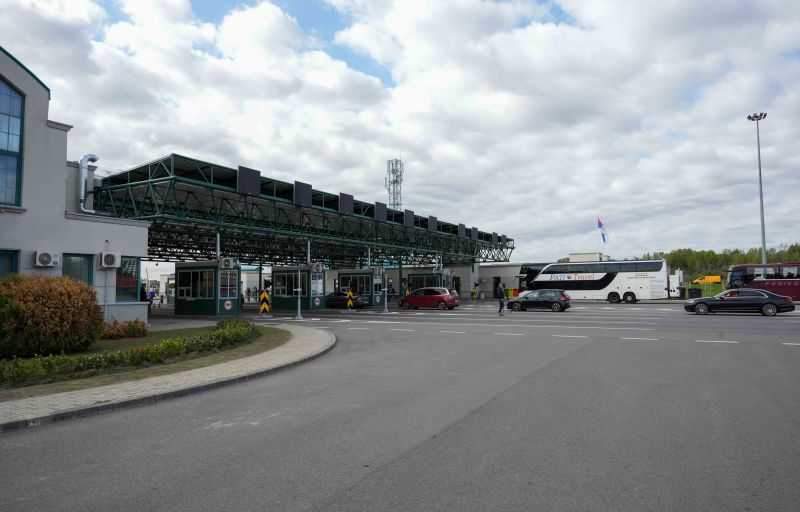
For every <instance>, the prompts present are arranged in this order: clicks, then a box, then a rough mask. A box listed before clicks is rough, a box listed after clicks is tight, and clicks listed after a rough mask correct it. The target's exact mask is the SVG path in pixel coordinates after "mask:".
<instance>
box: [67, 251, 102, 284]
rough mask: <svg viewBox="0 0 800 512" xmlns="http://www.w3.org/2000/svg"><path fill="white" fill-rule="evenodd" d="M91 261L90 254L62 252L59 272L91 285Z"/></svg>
mask: <svg viewBox="0 0 800 512" xmlns="http://www.w3.org/2000/svg"><path fill="white" fill-rule="evenodd" d="M93 261H94V257H93V256H92V255H91V254H64V260H63V262H62V264H61V274H62V275H65V276H68V277H71V278H72V279H74V280H76V281H81V282H82V283H86V284H88V285H89V286H91V285H92V262H93Z"/></svg>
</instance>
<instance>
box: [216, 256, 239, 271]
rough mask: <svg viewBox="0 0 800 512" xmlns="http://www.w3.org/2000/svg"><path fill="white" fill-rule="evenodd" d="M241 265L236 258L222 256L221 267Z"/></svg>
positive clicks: (230, 267) (229, 267)
mask: <svg viewBox="0 0 800 512" xmlns="http://www.w3.org/2000/svg"><path fill="white" fill-rule="evenodd" d="M238 266H239V260H237V259H236V258H220V259H219V268H228V269H232V268H236V267H238Z"/></svg>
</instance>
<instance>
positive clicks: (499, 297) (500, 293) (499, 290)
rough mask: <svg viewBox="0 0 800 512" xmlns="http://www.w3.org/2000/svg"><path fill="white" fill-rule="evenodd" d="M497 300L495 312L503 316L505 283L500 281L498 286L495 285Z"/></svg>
mask: <svg viewBox="0 0 800 512" xmlns="http://www.w3.org/2000/svg"><path fill="white" fill-rule="evenodd" d="M497 300H498V305H499V306H500V308H499V309H498V310H497V314H498V315H500V316H503V310H504V309H505V308H506V283H500V286H498V287H497Z"/></svg>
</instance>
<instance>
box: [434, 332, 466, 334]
mask: <svg viewBox="0 0 800 512" xmlns="http://www.w3.org/2000/svg"><path fill="white" fill-rule="evenodd" d="M439 332H443V333H447V334H467V333H465V332H464V331H439Z"/></svg>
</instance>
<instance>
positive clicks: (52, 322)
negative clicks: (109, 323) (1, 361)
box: [0, 274, 103, 358]
mask: <svg viewBox="0 0 800 512" xmlns="http://www.w3.org/2000/svg"><path fill="white" fill-rule="evenodd" d="M102 332H103V315H102V312H101V310H100V308H99V307H98V306H97V297H96V296H95V292H94V290H93V289H92V288H90V287H89V286H87V285H86V284H84V283H80V282H78V281H75V280H74V279H71V278H69V277H65V276H58V277H49V276H40V275H24V276H19V275H16V274H11V275H10V276H7V277H5V278H3V279H2V280H0V358H9V357H13V356H16V357H25V356H28V357H30V356H34V355H35V354H53V353H56V354H58V353H63V352H67V353H69V352H75V351H80V350H85V349H87V348H88V347H89V346H91V344H92V343H94V342H95V341H97V340H98V339H99V338H100V335H101V334H102Z"/></svg>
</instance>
